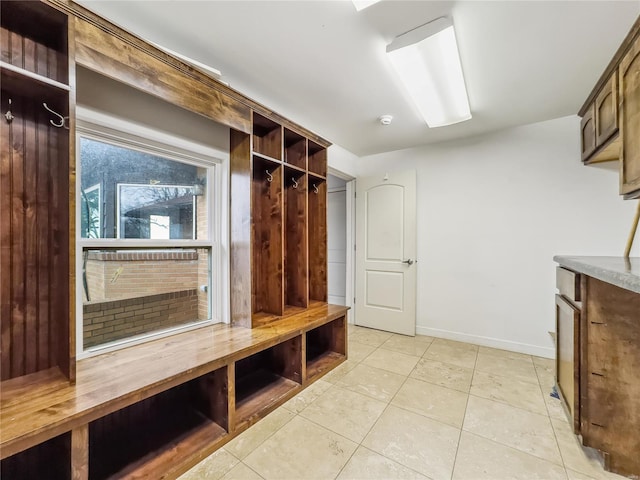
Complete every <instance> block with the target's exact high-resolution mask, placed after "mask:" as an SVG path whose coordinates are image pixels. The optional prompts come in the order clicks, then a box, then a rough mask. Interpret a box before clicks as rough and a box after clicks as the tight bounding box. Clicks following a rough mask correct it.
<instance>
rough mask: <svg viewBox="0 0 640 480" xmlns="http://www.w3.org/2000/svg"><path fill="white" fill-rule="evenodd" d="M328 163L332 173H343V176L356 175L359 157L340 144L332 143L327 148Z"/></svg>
mask: <svg viewBox="0 0 640 480" xmlns="http://www.w3.org/2000/svg"><path fill="white" fill-rule="evenodd" d="M327 158H328V161H327V163H328V164H329V170H332V171H333V172H332V173H334V172H335V173H338V172H339V173H341V174H344V175H341V176H343V177H345V176H350V177H352V178H353V177H355V176H356V173H357V167H358V158H359V157H357V156H356V155H354V154H353V153H351V152H350V151H349V150H347V149H345V148H342V147H341V146H340V145H335V144H334V145H331V146H330V147H329V148H328V150H327Z"/></svg>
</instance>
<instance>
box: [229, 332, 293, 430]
mask: <svg viewBox="0 0 640 480" xmlns="http://www.w3.org/2000/svg"><path fill="white" fill-rule="evenodd" d="M235 371H236V383H235V386H236V388H235V392H236V402H235V405H236V427H237V428H240V427H242V426H244V425H245V424H252V423H254V422H255V421H257V420H258V419H259V418H260V417H261V416H264V415H266V414H267V413H268V412H269V411H271V409H272V408H273V407H275V406H276V405H278V404H279V403H281V400H282V399H283V398H284V397H286V396H287V395H288V394H289V393H291V392H292V391H293V390H295V389H296V388H299V387H300V385H301V384H302V373H301V371H302V337H300V336H296V337H293V338H291V339H290V340H286V341H285V342H282V343H280V344H278V345H275V346H273V347H271V348H267V349H266V350H262V351H261V352H258V353H255V354H253V355H251V356H249V357H246V358H243V359H242V360H238V361H237V362H236V364H235Z"/></svg>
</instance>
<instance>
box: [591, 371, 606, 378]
mask: <svg viewBox="0 0 640 480" xmlns="http://www.w3.org/2000/svg"><path fill="white" fill-rule="evenodd" d="M591 375H595V376H596V377H604V376H605V375H603V374H602V373H597V372H591Z"/></svg>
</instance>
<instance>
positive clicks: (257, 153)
mask: <svg viewBox="0 0 640 480" xmlns="http://www.w3.org/2000/svg"><path fill="white" fill-rule="evenodd" d="M251 155H253V156H254V157H258V158H260V159H262V160H266V161H268V162H273V163H277V164H279V165H282V160H278V159H277V158H273V157H270V156H269V155H265V154H263V153H259V152H251Z"/></svg>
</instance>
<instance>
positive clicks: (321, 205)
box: [308, 175, 327, 302]
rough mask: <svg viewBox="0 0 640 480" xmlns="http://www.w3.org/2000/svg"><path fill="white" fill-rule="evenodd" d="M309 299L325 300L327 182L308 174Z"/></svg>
mask: <svg viewBox="0 0 640 480" xmlns="http://www.w3.org/2000/svg"><path fill="white" fill-rule="evenodd" d="M308 198H309V202H308V209H309V214H308V219H309V223H308V225H309V226H308V229H309V299H310V300H317V301H320V302H326V301H327V184H326V181H325V180H324V179H322V178H320V177H315V176H313V175H309V176H308Z"/></svg>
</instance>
